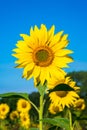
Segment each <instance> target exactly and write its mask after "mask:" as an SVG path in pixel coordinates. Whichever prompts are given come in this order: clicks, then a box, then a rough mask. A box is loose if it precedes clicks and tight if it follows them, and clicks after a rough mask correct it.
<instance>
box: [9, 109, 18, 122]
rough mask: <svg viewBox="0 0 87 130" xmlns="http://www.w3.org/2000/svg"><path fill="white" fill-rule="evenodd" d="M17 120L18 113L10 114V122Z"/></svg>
mask: <svg viewBox="0 0 87 130" xmlns="http://www.w3.org/2000/svg"><path fill="white" fill-rule="evenodd" d="M18 118H19V113H18V111H16V110H15V111H12V112H11V113H10V119H11V120H16V119H18Z"/></svg>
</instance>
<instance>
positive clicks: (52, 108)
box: [49, 103, 63, 114]
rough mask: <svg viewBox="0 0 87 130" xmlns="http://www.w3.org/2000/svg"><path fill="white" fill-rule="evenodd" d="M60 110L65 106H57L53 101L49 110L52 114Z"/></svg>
mask: <svg viewBox="0 0 87 130" xmlns="http://www.w3.org/2000/svg"><path fill="white" fill-rule="evenodd" d="M60 111H63V108H62V107H61V106H58V105H57V106H55V105H54V104H53V103H50V106H49V112H50V113H51V114H56V113H58V112H60Z"/></svg>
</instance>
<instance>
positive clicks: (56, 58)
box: [12, 24, 73, 84]
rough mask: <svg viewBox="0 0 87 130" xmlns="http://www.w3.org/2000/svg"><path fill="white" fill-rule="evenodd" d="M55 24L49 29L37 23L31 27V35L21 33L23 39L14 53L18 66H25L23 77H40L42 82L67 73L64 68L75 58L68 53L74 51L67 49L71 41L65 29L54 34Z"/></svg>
mask: <svg viewBox="0 0 87 130" xmlns="http://www.w3.org/2000/svg"><path fill="white" fill-rule="evenodd" d="M54 31H55V26H54V25H53V26H52V27H51V28H50V29H49V30H47V28H46V26H45V25H44V24H41V27H40V29H39V28H38V27H37V26H36V25H35V26H34V29H33V28H32V27H31V29H30V35H26V34H20V36H21V37H22V38H23V40H19V41H18V42H17V44H16V46H17V48H15V49H13V51H14V52H15V53H14V54H12V55H13V56H14V57H16V58H17V60H16V62H15V63H16V64H18V65H17V66H16V67H17V68H24V70H23V77H24V78H26V79H27V80H29V79H30V78H32V77H33V78H34V79H36V78H39V80H40V81H41V84H43V83H44V82H45V80H46V81H48V80H49V79H50V78H51V77H59V78H61V77H62V76H63V75H66V73H65V71H64V70H62V68H66V67H68V65H67V64H68V63H70V62H73V59H72V58H71V57H70V56H68V54H71V53H73V52H72V51H71V50H68V49H66V47H67V45H68V43H69V41H68V40H67V37H68V35H67V34H64V35H63V31H60V32H58V33H57V34H54Z"/></svg>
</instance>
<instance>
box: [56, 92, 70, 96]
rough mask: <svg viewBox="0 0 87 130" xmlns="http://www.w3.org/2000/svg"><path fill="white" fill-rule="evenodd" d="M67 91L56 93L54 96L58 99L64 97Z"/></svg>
mask: <svg viewBox="0 0 87 130" xmlns="http://www.w3.org/2000/svg"><path fill="white" fill-rule="evenodd" d="M67 93H68V92H67V91H57V92H56V95H57V96H59V97H65V96H66V95H67Z"/></svg>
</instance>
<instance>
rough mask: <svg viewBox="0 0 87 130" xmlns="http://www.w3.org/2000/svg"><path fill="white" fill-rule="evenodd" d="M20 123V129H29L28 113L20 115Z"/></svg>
mask: <svg viewBox="0 0 87 130" xmlns="http://www.w3.org/2000/svg"><path fill="white" fill-rule="evenodd" d="M20 123H21V126H22V127H25V128H29V126H30V118H29V115H28V113H21V114H20Z"/></svg>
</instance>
